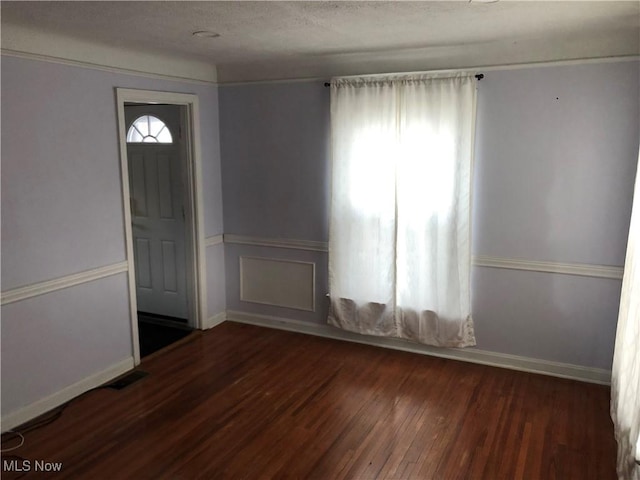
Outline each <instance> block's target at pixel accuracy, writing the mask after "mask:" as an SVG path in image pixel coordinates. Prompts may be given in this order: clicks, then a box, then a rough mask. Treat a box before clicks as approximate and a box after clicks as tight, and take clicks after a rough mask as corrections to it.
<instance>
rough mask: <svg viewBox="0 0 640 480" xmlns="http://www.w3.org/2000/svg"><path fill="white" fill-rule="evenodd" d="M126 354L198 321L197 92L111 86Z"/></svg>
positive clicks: (143, 351)
mask: <svg viewBox="0 0 640 480" xmlns="http://www.w3.org/2000/svg"><path fill="white" fill-rule="evenodd" d="M117 99H118V117H119V127H120V128H119V135H120V150H121V166H122V190H123V200H124V214H125V215H124V216H125V232H126V243H127V263H128V267H129V272H128V273H129V296H130V308H131V325H132V341H133V345H132V347H133V356H134V361H135V363H136V364H138V363H139V362H140V358H141V357H145V356H147V355H149V354H150V353H153V352H155V351H157V350H159V349H161V348H164V347H166V346H168V345H170V344H171V343H174V342H176V341H178V340H180V339H182V338H184V337H185V336H187V335H188V334H189V333H190V332H191V331H192V330H193V329H196V328H201V321H202V312H203V311H204V305H203V301H204V295H203V291H204V271H203V268H202V267H201V266H202V265H203V263H202V261H201V254H202V247H203V244H204V238H203V236H202V234H201V232H202V218H201V211H202V208H201V202H200V192H201V188H200V164H199V155H198V140H197V139H198V135H197V133H198V128H197V113H198V112H197V97H195V96H193V95H184V94H171V93H164V92H149V91H140V90H127V89H117Z"/></svg>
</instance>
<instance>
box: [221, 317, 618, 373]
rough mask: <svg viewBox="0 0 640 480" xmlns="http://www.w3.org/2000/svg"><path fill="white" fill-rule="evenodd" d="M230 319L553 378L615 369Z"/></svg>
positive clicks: (278, 321)
mask: <svg viewBox="0 0 640 480" xmlns="http://www.w3.org/2000/svg"><path fill="white" fill-rule="evenodd" d="M226 318H227V320H228V321H231V322H237V323H247V324H250V325H257V326H261V327H267V328H276V329H279V330H287V331H291V332H298V333H304V334H307V335H315V336H319V337H325V338H332V339H334V340H344V341H349V342H354V343H362V344H365V345H372V346H376V347H383V348H390V349H392V350H401V351H404V352H412V353H419V354H422V355H431V356H434V357H442V358H449V359H452V360H461V361H464V362H469V363H478V364H481V365H489V366H492V367H500V368H508V369H510V370H518V371H522V372H530V373H539V374H542V375H549V376H552V377H559V378H569V379H572V380H579V381H583V382H589V383H597V384H600V385H609V384H610V382H611V371H609V370H603V369H600V368H591V367H583V366H580V365H571V364H568V363H560V362H552V361H548V360H539V359H535V358H528V357H521V356H517V355H508V354H505V353H497V352H488V351H485V350H478V349H476V348H464V349H462V348H461V349H457V348H437V347H429V346H426V345H420V344H416V343H412V342H409V341H406V340H401V339H396V338H384V337H372V336H367V335H358V334H356V333H351V332H347V331H344V330H340V329H338V328H334V327H331V326H329V325H325V324H316V323H310V322H303V321H300V320H293V319H289V318H281V317H273V316H268V315H258V314H255V313H248V312H239V311H233V310H227V317H226Z"/></svg>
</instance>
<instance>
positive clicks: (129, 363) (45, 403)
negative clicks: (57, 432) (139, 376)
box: [2, 357, 133, 432]
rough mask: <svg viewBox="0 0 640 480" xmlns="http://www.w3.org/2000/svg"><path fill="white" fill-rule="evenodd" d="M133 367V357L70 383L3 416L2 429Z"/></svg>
mask: <svg viewBox="0 0 640 480" xmlns="http://www.w3.org/2000/svg"><path fill="white" fill-rule="evenodd" d="M132 368H133V357H131V358H127V359H126V360H122V361H121V362H118V363H116V364H114V365H111V366H110V367H109V368H107V369H105V370H102V371H101V372H98V373H95V374H93V375H91V376H89V377H87V378H83V379H82V380H80V381H79V382H76V383H74V384H73V385H69V386H68V387H66V388H63V389H62V390H60V391H58V392H56V393H53V394H51V395H49V396H48V397H45V398H42V399H40V400H38V401H37V402H34V403H32V404H30V405H27V406H26V407H23V408H21V409H19V410H16V411H14V412H11V413H9V414H7V415H5V416H3V417H2V431H3V432H6V431H7V430H11V429H12V428H14V427H17V426H18V425H22V424H23V423H25V422H28V421H29V420H32V419H34V418H36V417H37V416H39V415H42V414H43V413H46V412H48V411H49V410H51V409H53V408H56V407H58V406H60V405H62V404H64V403H66V402H68V401H69V400H72V399H73V398H75V397H77V396H78V395H81V394H83V393H84V392H86V391H87V390H91V389H92V388H95V387H97V386H100V385H102V384H103V383H106V382H108V381H109V380H112V379H114V378H116V377H118V376H120V375H122V374H123V373H125V372H127V371H128V370H131V369H132Z"/></svg>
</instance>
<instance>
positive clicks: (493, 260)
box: [473, 255, 624, 280]
mask: <svg viewBox="0 0 640 480" xmlns="http://www.w3.org/2000/svg"><path fill="white" fill-rule="evenodd" d="M473 265H475V266H476V267H488V268H505V269H509V270H525V271H531V272H544V273H558V274H562V275H577V276H581V277H595V278H611V279H615V280H622V274H623V271H624V267H615V266H609V265H592V264H585V263H562V262H545V261H539V260H522V259H515V258H502V257H490V256H487V255H477V256H474V257H473Z"/></svg>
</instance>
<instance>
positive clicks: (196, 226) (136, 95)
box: [116, 88, 207, 365]
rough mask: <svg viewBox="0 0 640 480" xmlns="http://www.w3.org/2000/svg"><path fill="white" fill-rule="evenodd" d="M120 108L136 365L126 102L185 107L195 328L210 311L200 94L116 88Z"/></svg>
mask: <svg viewBox="0 0 640 480" xmlns="http://www.w3.org/2000/svg"><path fill="white" fill-rule="evenodd" d="M116 102H117V110H118V139H119V145H120V184H121V186H122V205H123V212H124V231H125V243H126V253H127V255H126V256H127V271H128V277H129V278H128V281H129V309H130V316H131V332H132V342H133V345H132V347H133V359H134V363H135V365H138V364H139V363H140V344H139V332H138V307H137V299H136V277H135V275H136V273H135V261H134V255H133V231H132V228H131V207H130V201H129V161H128V158H127V141H126V139H127V132H126V120H125V109H124V107H125V103H141V104H145V103H146V104H156V103H162V104H169V105H178V106H183V107H185V110H186V121H185V125H184V127H185V128H184V129H185V131H184V132H183V135H184V138H185V139H186V141H185V144H186V162H185V163H186V165H185V168H186V176H185V177H186V178H185V182H184V183H185V184H184V194H185V200H186V202H185V228H186V237H185V246H186V252H185V253H186V267H187V268H186V270H187V271H186V272H185V273H186V275H187V296H188V305H189V320H190V323H191V324H192V326H193V327H194V328H197V329H202V328H204V319H205V316H206V312H207V305H206V301H207V296H206V292H207V287H206V285H207V278H206V269H205V265H206V262H205V261H206V258H205V252H206V250H205V236H204V202H203V189H202V156H201V152H200V109H199V102H198V96H197V95H193V94H187V93H174V92H160V91H155V90H137V89H129V88H116Z"/></svg>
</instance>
